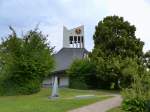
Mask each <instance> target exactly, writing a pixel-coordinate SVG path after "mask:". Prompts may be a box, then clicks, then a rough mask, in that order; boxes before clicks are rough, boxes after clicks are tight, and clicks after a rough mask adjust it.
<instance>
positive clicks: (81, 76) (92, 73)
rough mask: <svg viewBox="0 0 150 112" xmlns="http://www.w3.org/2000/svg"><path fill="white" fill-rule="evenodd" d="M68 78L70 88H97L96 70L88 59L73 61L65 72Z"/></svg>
mask: <svg viewBox="0 0 150 112" xmlns="http://www.w3.org/2000/svg"><path fill="white" fill-rule="evenodd" d="M67 74H68V75H69V77H70V84H69V85H70V87H71V88H77V89H93V88H97V81H96V69H95V65H94V63H92V62H91V61H89V60H88V59H83V60H79V59H77V60H75V61H74V62H73V63H72V64H71V66H70V68H69V69H68V71H67Z"/></svg>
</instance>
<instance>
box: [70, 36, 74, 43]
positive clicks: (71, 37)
mask: <svg viewBox="0 0 150 112" xmlns="http://www.w3.org/2000/svg"><path fill="white" fill-rule="evenodd" d="M69 41H70V44H72V41H73V36H70V37H69Z"/></svg>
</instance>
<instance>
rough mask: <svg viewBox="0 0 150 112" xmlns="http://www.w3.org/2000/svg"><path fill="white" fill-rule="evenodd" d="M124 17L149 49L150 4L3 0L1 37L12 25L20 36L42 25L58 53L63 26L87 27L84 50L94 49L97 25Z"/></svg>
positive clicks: (102, 0)
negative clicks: (99, 22) (105, 20)
mask: <svg viewBox="0 0 150 112" xmlns="http://www.w3.org/2000/svg"><path fill="white" fill-rule="evenodd" d="M114 14H115V15H119V16H123V17H124V18H125V20H128V21H130V22H131V23H132V24H134V25H135V26H136V27H137V32H136V35H137V37H138V38H141V40H142V41H144V42H145V46H144V50H145V51H146V50H148V49H150V44H149V43H150V33H149V27H150V22H149V20H150V1H149V0H0V37H5V36H7V35H8V34H9V33H10V30H9V29H8V26H9V25H11V26H12V27H14V29H15V30H16V31H17V33H18V34H19V35H20V34H22V33H25V32H26V31H28V30H30V29H33V28H34V27H35V26H36V25H37V24H39V28H40V30H42V31H43V33H44V34H48V35H49V37H48V40H49V41H50V42H51V45H53V46H56V49H55V50H57V51H58V50H59V49H60V48H61V47H62V28H63V25H64V26H66V27H67V28H68V29H71V28H73V27H77V26H79V25H84V26H85V42H86V43H85V44H86V45H85V47H86V48H87V49H88V50H91V49H92V48H93V39H92V36H93V33H94V30H95V25H97V23H98V21H100V20H102V19H103V18H104V17H105V16H108V15H114Z"/></svg>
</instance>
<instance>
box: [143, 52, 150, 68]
mask: <svg viewBox="0 0 150 112" xmlns="http://www.w3.org/2000/svg"><path fill="white" fill-rule="evenodd" d="M143 58H144V63H145V65H146V68H148V69H150V50H149V51H147V52H146V53H145V54H144V57H143Z"/></svg>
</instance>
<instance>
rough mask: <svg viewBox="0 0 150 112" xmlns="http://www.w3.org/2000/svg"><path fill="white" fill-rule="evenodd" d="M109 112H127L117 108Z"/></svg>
mask: <svg viewBox="0 0 150 112" xmlns="http://www.w3.org/2000/svg"><path fill="white" fill-rule="evenodd" d="M107 112H125V111H123V110H121V108H120V107H117V108H113V109H111V110H109V111H107Z"/></svg>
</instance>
